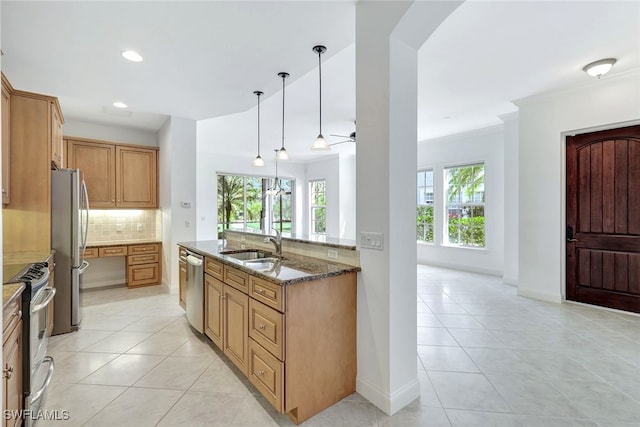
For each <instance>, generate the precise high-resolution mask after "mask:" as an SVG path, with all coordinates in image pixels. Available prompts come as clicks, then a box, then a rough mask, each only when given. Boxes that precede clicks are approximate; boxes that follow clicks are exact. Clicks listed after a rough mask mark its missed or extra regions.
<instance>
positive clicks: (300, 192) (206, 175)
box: [195, 115, 307, 240]
mask: <svg viewBox="0 0 640 427" xmlns="http://www.w3.org/2000/svg"><path fill="white" fill-rule="evenodd" d="M235 116H236V115H234V116H226V117H219V118H214V119H208V120H200V121H199V122H198V123H197V144H196V145H197V148H196V151H197V158H196V159H195V164H196V171H197V182H198V183H199V184H198V188H197V192H196V200H197V203H196V205H197V208H196V215H197V238H198V240H210V239H217V238H218V233H217V227H218V202H217V198H218V188H217V178H216V174H217V173H228V174H238V175H254V176H255V175H260V176H266V177H275V174H276V170H275V169H276V167H275V154H274V153H273V151H268V152H267V151H263V152H262V158H263V159H264V161H265V166H264V167H262V168H255V167H253V166H251V162H252V161H253V159H254V157H255V152H253V151H252V152H250V153H246V155H242V156H238V155H230V154H226V153H224V151H222V152H220V151H219V150H224V147H225V145H226V144H229V143H230V142H229V141H233V138H234V135H232V134H227V132H226V131H222V132H221V131H220V129H226V128H227V125H228V124H227V123H225V122H226V121H227V120H235ZM278 176H279V177H280V178H287V179H294V180H295V181H296V195H295V200H294V204H295V211H294V218H293V223H294V227H295V232H300V231H301V230H304V221H305V214H304V204H305V200H306V197H307V196H306V194H307V190H306V179H305V178H306V174H305V165H304V163H297V162H294V161H280V162H278Z"/></svg>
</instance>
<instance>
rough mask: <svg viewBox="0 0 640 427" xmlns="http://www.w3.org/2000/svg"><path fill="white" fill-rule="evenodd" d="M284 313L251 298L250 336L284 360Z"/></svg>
mask: <svg viewBox="0 0 640 427" xmlns="http://www.w3.org/2000/svg"><path fill="white" fill-rule="evenodd" d="M283 331H284V314H282V313H279V312H277V311H276V310H274V309H273V308H270V307H267V306H266V305H264V304H262V303H260V302H258V301H256V300H254V299H253V298H249V336H250V337H251V338H253V339H254V340H255V341H256V342H257V343H259V344H260V345H261V346H262V347H264V348H265V349H266V350H267V351H269V352H270V353H271V354H273V355H274V356H275V357H277V358H278V359H280V360H284V334H283Z"/></svg>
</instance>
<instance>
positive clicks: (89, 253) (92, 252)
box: [84, 248, 100, 258]
mask: <svg viewBox="0 0 640 427" xmlns="http://www.w3.org/2000/svg"><path fill="white" fill-rule="evenodd" d="M99 256H100V253H99V251H98V248H85V249H84V258H98V257H99Z"/></svg>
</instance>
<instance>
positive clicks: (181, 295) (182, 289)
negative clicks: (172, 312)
mask: <svg viewBox="0 0 640 427" xmlns="http://www.w3.org/2000/svg"><path fill="white" fill-rule="evenodd" d="M178 268H179V274H178V302H179V304H180V307H182V308H183V309H184V310H186V309H187V280H188V279H189V270H188V269H187V251H186V249H185V248H183V247H180V246H179V247H178ZM205 292H206V287H205ZM205 298H206V296H205ZM205 326H206V322H205Z"/></svg>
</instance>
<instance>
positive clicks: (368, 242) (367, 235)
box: [360, 232, 384, 251]
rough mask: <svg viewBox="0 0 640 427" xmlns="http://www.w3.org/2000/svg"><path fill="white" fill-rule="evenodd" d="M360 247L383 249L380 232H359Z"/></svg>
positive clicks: (382, 239)
mask: <svg viewBox="0 0 640 427" xmlns="http://www.w3.org/2000/svg"><path fill="white" fill-rule="evenodd" d="M360 247H361V248H363V249H376V250H378V251H381V250H383V248H384V238H383V235H382V233H371V232H362V233H360Z"/></svg>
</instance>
